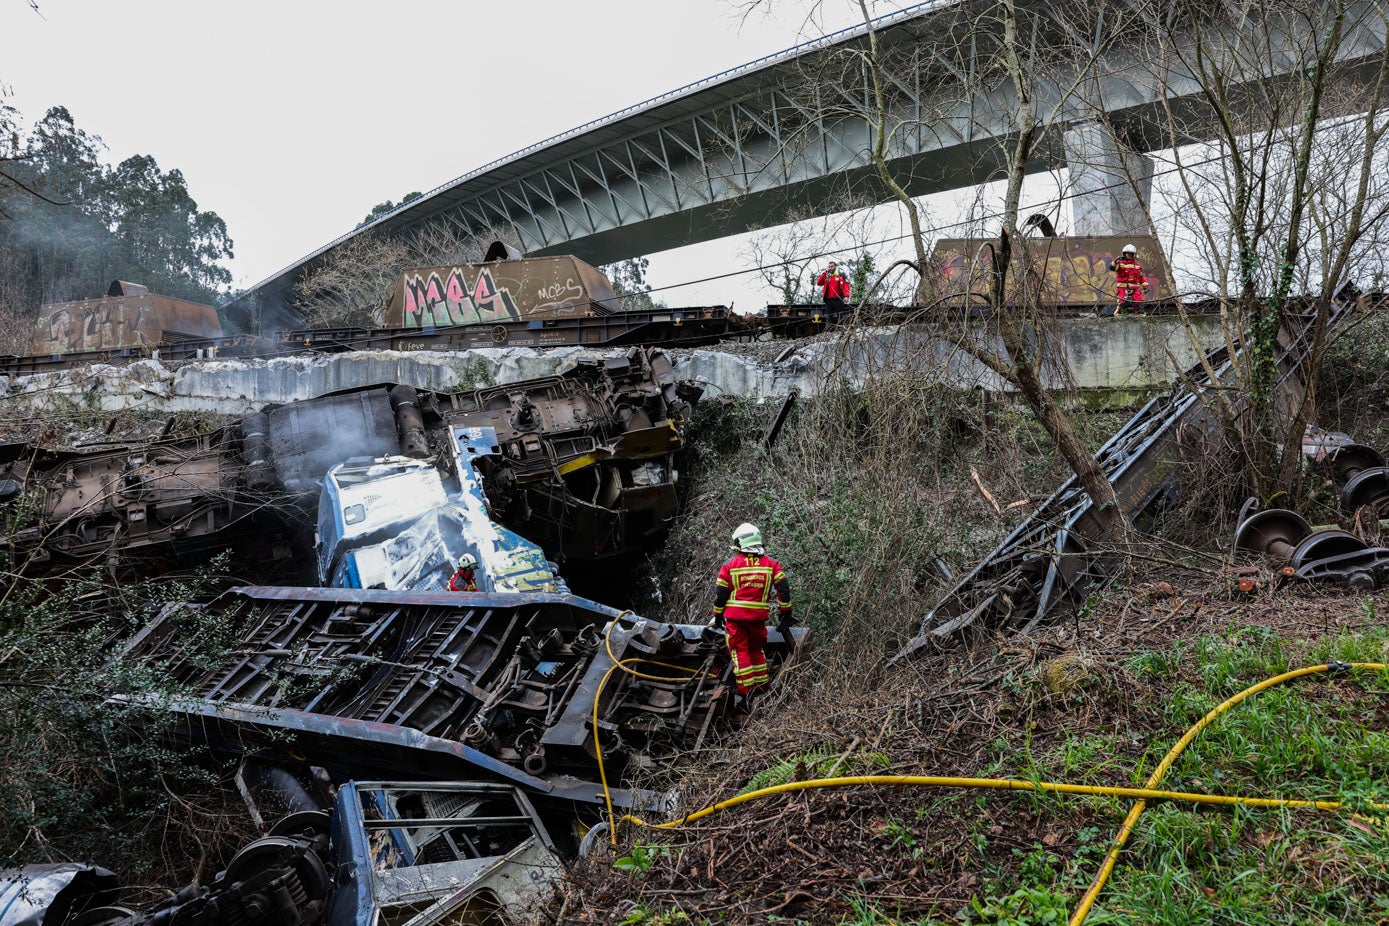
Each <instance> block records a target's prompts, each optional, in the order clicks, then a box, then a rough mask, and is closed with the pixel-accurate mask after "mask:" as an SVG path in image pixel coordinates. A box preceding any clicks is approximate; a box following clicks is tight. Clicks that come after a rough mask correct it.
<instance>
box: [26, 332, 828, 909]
mask: <svg viewBox="0 0 1389 926" xmlns="http://www.w3.org/2000/svg"><path fill="white" fill-rule="evenodd" d="M697 398H698V395H697V393H695V392H692V391H689V390H688V389H684V388H681V387H680V386H678V385H677V384H676V383H675V382H674V378H673V375H672V371H671V369H670V365H669V362H668V361H667V360H666V358H665V357H664V356H663V355H660V354H658V353H652V352H647V351H642V350H637V351H633V352H632V353H630V354H628V355H627V356H625V357H622V358H616V359H612V360H608V361H604V362H601V363H595V364H586V365H582V366H581V367H580V368H579V369H578V370H575V371H574V372H573V373H571V374H569V375H567V376H561V377H551V378H548V379H544V380H533V381H529V382H526V383H519V384H514V385H510V386H499V387H494V388H490V389H484V390H478V391H476V392H473V393H467V394H458V395H452V394H444V393H429V392H420V391H417V390H415V389H413V388H411V387H408V386H399V385H397V386H390V385H383V386H377V387H370V388H367V389H359V390H351V391H347V392H343V393H337V394H334V395H331V396H326V397H324V398H322V399H318V400H313V401H311V402H301V403H293V404H291V405H286V406H282V407H279V408H271V409H267V410H265V411H263V412H259V413H256V414H253V415H248V416H246V417H245V418H244V419H243V420H242V421H241V422H240V424H239V426H238V427H235V428H224V429H221V430H219V431H217V432H214V433H212V434H208V435H202V436H199V437H197V438H188V439H183V440H169V441H156V442H153V443H151V444H148V445H142V446H125V447H118V448H103V449H100V450H96V451H92V452H87V453H82V452H73V453H68V454H45V453H43V452H42V451H38V450H36V449H35V448H33V447H29V446H26V445H19V446H12V447H10V448H7V450H6V451H5V455H4V456H0V464H3V465H4V466H5V467H6V470H5V478H6V479H7V480H8V482H6V483H3V484H2V486H3V491H4V493H5V494H6V495H7V497H9V498H10V499H11V500H12V501H14V500H19V503H20V504H24V501H23V500H24V499H26V498H27V499H28V500H29V504H32V505H34V506H35V507H36V513H37V518H36V519H35V520H36V521H37V523H33V524H30V525H29V526H27V527H25V528H24V529H23V530H22V531H20V532H19V533H18V534H15V535H12V536H11V537H10V538H9V541H10V543H11V545H12V546H15V547H20V548H23V549H25V550H26V551H27V552H28V553H29V554H30V560H29V566H30V568H33V567H35V566H37V565H43V564H45V563H46V564H47V565H50V566H52V565H55V564H56V563H58V562H60V561H77V560H81V559H84V558H85V559H96V558H102V557H104V558H105V559H106V560H107V561H115V560H118V559H122V558H125V559H129V558H130V557H132V556H137V555H138V556H177V555H181V554H185V553H187V552H189V551H191V550H193V549H211V548H213V547H216V546H218V545H221V544H224V543H227V542H229V541H232V540H248V539H250V538H251V537H252V536H254V535H268V534H269V533H271V532H270V531H267V529H266V528H267V525H268V526H271V527H273V526H275V525H279V527H280V528H282V530H283V531H285V532H289V533H294V531H295V530H296V527H297V526H307V525H308V524H309V523H311V519H310V518H309V511H310V510H311V508H312V507H313V503H314V502H317V507H318V511H319V519H318V522H317V523H318V527H319V537H318V543H317V547H318V553H319V555H318V557H317V558H316V559H317V562H318V567H319V568H318V579H319V581H321V582H324V583H325V584H327V585H329V586H333V587H317V588H269V587H247V588H239V589H234V590H232V591H229V592H227V593H225V594H223V595H222V596H221V597H219V598H217V599H216V600H214V601H212V602H211V603H209V604H206V605H198V604H193V603H187V602H184V603H178V604H173V605H169V606H167V607H166V608H164V609H163V610H162V611H161V612H160V614H159V615H158V617H157V618H156V619H155V620H154V621H153V622H151V623H150V624H149V625H147V626H146V627H145V628H143V629H142V630H141V631H140V632H139V633H138V634H136V635H135V636H134V637H133V638H132V639H131V640H130V641H128V643H127V644H126V645H125V647H124V650H123V652H122V654H121V655H120V657H119V658H121V659H123V660H125V661H128V662H130V663H143V664H147V665H148V666H149V667H150V669H151V670H152V671H155V672H157V673H158V674H160V675H161V676H162V677H168V678H170V679H172V680H173V681H174V682H175V683H176V685H177V686H178V687H180V688H181V689H182V690H183V691H184V695H183V696H181V697H178V698H176V699H173V700H172V701H170V700H169V699H168V698H159V699H157V700H155V701H149V700H147V699H145V698H143V697H141V696H138V695H134V694H131V695H125V696H120V695H117V696H115V697H114V698H113V699H112V700H114V701H116V702H122V703H125V704H126V705H129V706H132V707H135V708H136V709H138V710H140V711H144V710H149V711H150V712H151V714H152V716H162V717H163V718H164V719H165V720H169V718H171V717H172V721H171V722H169V723H167V724H163V726H164V727H165V728H166V734H167V735H168V736H169V737H171V738H172V741H173V743H174V744H176V745H177V744H182V745H184V746H196V747H199V748H208V749H212V750H214V751H220V752H224V753H230V754H232V755H233V756H237V757H240V759H241V765H242V769H243V772H245V773H246V775H245V781H244V782H243V794H244V795H245V796H246V798H247V802H248V805H250V807H251V809H252V815H253V817H255V818H256V819H257V820H261V819H264V818H265V817H264V814H263V813H262V812H261V809H267V810H268V809H274V810H276V811H277V812H285V811H288V812H289V816H287V817H286V818H285V819H284V820H282V821H281V822H280V823H278V824H275V825H274V826H273V827H268V828H264V832H265V834H266V835H265V836H264V837H263V838H261V839H259V840H256V841H255V842H252V843H251V844H250V845H248V846H246V847H245V848H244V849H243V850H242V851H241V852H239V853H238V854H237V855H236V856H235V857H234V858H233V859H232V860H231V862H230V863H229V865H228V867H227V869H226V870H225V871H223V872H221V873H219V874H218V875H217V876H216V877H214V878H213V879H211V880H210V881H209V882H208V883H206V884H201V885H192V886H189V887H188V888H185V889H184V890H182V891H179V892H178V893H177V894H175V895H174V896H173V897H172V898H170V899H169V900H167V901H165V902H163V903H159V904H157V905H156V906H155V907H153V908H151V909H146V910H143V911H135V910H129V909H125V908H122V907H117V906H101V905H102V904H105V903H108V902H109V901H110V899H111V897H110V894H111V884H110V880H111V879H110V878H109V877H107V876H106V875H105V874H94V872H99V870H96V869H93V868H92V867H91V866H57V868H56V869H55V868H54V867H52V866H47V867H42V869H41V870H26V871H21V872H13V873H10V874H8V875H6V874H4V873H0V900H4V899H5V898H6V897H11V895H12V897H11V899H12V900H13V901H14V902H15V903H17V904H19V905H20V907H19V908H20V909H21V912H23V913H24V915H26V916H27V915H29V913H30V912H32V913H33V914H34V916H35V919H34V922H44V923H48V922H53V923H67V924H72V926H77V924H82V926H97V924H102V926H137V924H146V923H164V924H178V923H199V924H205V926H213V924H222V923H225V924H233V923H237V924H239V923H242V922H264V923H286V924H289V923H295V924H302V923H324V924H331V926H346V924H354V926H357V924H360V926H370V924H397V923H398V924H404V923H411V924H418V926H424V924H429V923H445V922H448V923H455V922H456V923H474V922H478V923H480V922H492V920H491V919H488V918H487V917H488V916H489V914H490V913H491V912H494V911H495V910H497V909H500V908H506V909H507V910H509V911H511V912H515V911H517V910H519V909H520V908H521V907H523V906H525V905H527V904H529V903H533V902H535V901H537V900H538V899H541V898H543V897H544V896H546V895H547V894H548V891H549V887H548V885H549V884H550V882H551V880H552V879H553V878H554V876H555V875H556V874H557V873H558V871H559V870H560V863H561V861H562V860H563V859H564V858H566V857H572V856H573V855H575V854H576V853H578V852H579V851H580V850H581V843H580V836H581V835H582V834H583V833H584V832H585V831H586V830H588V831H589V833H590V835H592V833H594V832H597V831H598V830H597V829H594V830H589V827H591V826H594V825H595V824H598V823H600V821H602V820H603V818H604V816H605V814H604V808H605V806H608V807H611V806H616V807H620V808H633V809H640V810H642V811H644V812H648V813H649V812H652V811H658V810H659V809H661V808H662V807H663V806H664V805H665V803H666V800H667V798H666V796H665V795H663V794H660V793H655V792H652V791H647V790H639V789H634V788H632V787H631V786H630V781H631V778H632V776H633V775H636V774H642V773H647V772H649V771H651V770H654V769H656V768H658V767H660V766H661V765H663V764H665V763H666V762H667V761H668V760H670V759H672V758H673V757H675V756H677V755H679V754H680V753H683V752H686V751H688V750H691V749H697V748H699V747H700V746H701V745H703V744H705V743H706V742H708V741H709V739H710V737H712V736H715V735H717V734H718V731H719V730H720V729H721V728H722V727H723V726H724V722H725V721H726V720H727V719H728V716H729V715H730V714H731V712H732V707H733V703H732V700H733V699H732V696H731V695H732V691H733V685H732V680H731V675H730V668H729V665H728V652H727V647H726V644H725V642H724V640H723V637H722V635H721V634H719V633H717V632H715V631H714V630H712V629H711V628H708V627H705V626H692V625H672V624H664V623H659V622H656V621H650V620H645V619H642V618H639V617H636V616H633V615H631V614H630V613H629V612H618V611H616V610H615V609H612V608H608V607H605V606H603V605H600V604H597V603H595V602H592V601H589V600H587V599H584V598H580V597H577V596H574V595H570V594H567V593H566V592H565V591H564V583H563V581H562V580H560V579H559V578H558V576H556V575H554V574H553V570H552V567H550V565H549V564H548V563H547V562H546V556H547V555H555V554H559V555H567V556H573V557H584V558H588V557H595V556H603V555H606V554H609V553H617V552H621V551H623V550H628V549H636V548H640V547H644V546H646V545H648V544H649V543H651V542H652V540H653V539H654V538H655V536H656V534H658V533H659V532H660V530H661V528H662V527H663V525H664V522H665V521H666V520H667V519H669V517H670V516H671V515H672V514H673V513H674V506H675V495H674V484H675V480H676V478H677V473H676V470H675V467H674V457H673V455H674V453H675V451H676V450H678V449H679V447H680V446H681V443H682V429H683V425H684V422H685V419H686V417H687V414H688V411H689V407H690V403H692V402H693V401H696V400H697ZM398 480H405V481H406V482H408V483H409V486H408V487H407V491H406V492H405V495H403V496H400V497H399V499H398V500H397V501H392V500H391V499H390V498H387V497H386V496H387V495H388V494H389V493H386V492H385V491H384V490H385V489H386V488H387V487H388V485H390V484H393V483H394V482H395V481H398ZM420 486H425V487H427V488H429V489H430V491H426V492H423V493H421V492H418V491H415V490H416V489H418V488H419V487H420ZM416 496H418V497H416ZM406 502H408V504H407V503H406ZM20 514H24V512H22V511H21V512H20ZM378 514H379V515H380V520H379V521H378V520H375V519H376V518H377V515H378ZM449 519H457V521H458V523H457V525H455V526H454V527H450V528H449V529H447V530H443V529H442V528H441V529H440V530H436V531H433V532H432V533H430V534H429V536H428V537H425V536H424V535H423V534H421V535H420V537H419V538H415V539H418V540H420V543H415V544H414V545H415V546H418V547H420V550H421V551H423V553H422V555H421V556H418V557H413V558H412V557H404V558H393V551H394V548H395V547H396V546H399V545H400V544H401V542H402V541H410V543H406V544H405V545H407V546H409V545H411V543H414V541H413V540H411V538H412V537H414V535H413V533H412V531H413V530H414V528H413V527H411V528H408V529H406V530H404V531H402V530H401V526H402V525H443V524H444V522H445V521H448V520H449ZM494 521H495V522H496V523H493V522H494ZM482 522H485V523H482ZM142 525H143V526H142ZM513 528H514V533H512V529H513ZM407 535H409V536H407ZM525 538H530V540H529V541H528V540H527V539H525ZM301 540H302V538H301ZM460 549H466V550H469V551H471V552H474V553H477V554H478V559H479V560H480V561H481V566H480V571H481V574H480V575H479V581H480V583H481V587H482V588H483V589H484V591H483V592H481V593H468V594H457V593H447V592H442V591H439V590H438V589H439V583H438V581H437V580H438V578H439V576H438V574H437V573H438V572H439V569H440V568H444V569H447V568H449V567H448V564H449V563H450V562H451V561H452V560H451V557H456V556H457V555H458V551H459V550H460ZM45 556H46V557H47V559H44V557H45ZM518 557H519V559H518ZM377 559H379V560H380V563H378V564H377V565H378V566H390V567H391V568H376V569H373V568H368V567H369V566H370V564H371V563H372V562H374V561H375V560H377ZM407 560H408V561H409V562H415V560H418V561H419V563H420V564H423V565H422V566H421V567H420V568H414V567H412V568H410V569H396V568H394V565H392V564H395V565H399V564H401V563H405V562H407ZM520 561H525V562H526V563H534V564H535V566H536V568H537V569H540V568H541V567H544V569H549V570H550V571H549V572H547V573H546V575H547V576H548V578H547V579H546V581H545V582H543V583H538V582H536V581H531V579H534V578H535V576H531V577H530V579H527V580H526V581H520V580H519V579H518V577H517V575H516V574H515V571H514V570H513V569H512V565H513V564H515V563H516V562H520ZM346 564H350V566H351V568H347V565H346ZM426 567H427V568H426ZM544 569H542V570H541V571H544ZM378 581H381V582H383V584H381V585H377V584H376V583H377V582H378ZM503 589H511V591H503ZM521 589H524V591H521ZM546 589H549V591H546ZM807 645H808V632H807V631H805V630H796V631H793V632H792V635H791V636H790V637H788V638H782V637H781V635H779V634H776V633H773V634H772V636H771V639H770V641H769V646H768V656H769V660H770V661H771V662H772V664H773V665H778V664H781V663H783V662H785V661H786V660H788V659H790V658H792V657H793V656H794V655H795V654H796V650H797V649H799V648H803V647H805V646H807ZM633 667H636V669H635V670H634V668H633ZM642 668H647V669H650V671H647V672H642V671H640V670H641V669H642ZM364 779H365V780H364ZM372 779H380V780H379V781H374V780H372ZM402 781H404V783H402ZM0 922H3V920H0Z"/></svg>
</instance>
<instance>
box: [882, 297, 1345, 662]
mask: <svg viewBox="0 0 1389 926" xmlns="http://www.w3.org/2000/svg"><path fill="white" fill-rule="evenodd" d="M1355 307H1356V305H1355V303H1354V302H1353V301H1351V300H1350V299H1346V298H1336V299H1334V300H1333V302H1332V308H1331V313H1330V316H1329V318H1328V319H1327V327H1328V329H1330V328H1331V327H1334V326H1335V325H1336V324H1338V323H1339V322H1340V321H1341V320H1342V319H1343V318H1345V317H1346V316H1347V315H1348V314H1350V313H1351V312H1352V311H1354V309H1355ZM1313 328H1314V318H1311V317H1307V316H1302V315H1296V314H1287V315H1285V321H1284V325H1283V327H1282V329H1281V330H1280V332H1279V346H1280V353H1279V356H1278V359H1277V363H1278V374H1277V381H1276V386H1275V388H1276V390H1277V393H1278V395H1279V401H1280V406H1281V407H1285V408H1286V407H1288V405H1290V404H1292V403H1295V402H1296V401H1297V400H1298V399H1300V397H1301V393H1302V383H1301V380H1300V378H1299V376H1300V372H1301V367H1302V363H1303V361H1304V360H1305V357H1306V353H1307V351H1308V350H1309V348H1310V346H1311V343H1312V338H1313ZM1238 359H1239V358H1238V357H1236V358H1235V360H1234V361H1232V359H1231V358H1230V356H1229V353H1228V351H1227V349H1226V348H1224V347H1221V348H1219V349H1217V350H1214V351H1211V353H1210V354H1209V355H1208V356H1207V358H1206V361H1205V363H1204V364H1197V365H1195V366H1193V367H1192V368H1191V369H1190V370H1188V371H1187V373H1186V375H1185V377H1184V382H1185V383H1188V384H1189V385H1186V386H1182V387H1180V388H1178V389H1176V390H1174V392H1173V393H1172V394H1171V395H1169V396H1166V397H1163V398H1158V399H1153V400H1151V401H1149V402H1148V403H1147V404H1145V405H1144V406H1143V407H1142V408H1141V409H1139V410H1138V412H1136V413H1135V414H1134V416H1133V417H1132V418H1130V419H1129V420H1128V422H1127V423H1125V424H1124V426H1123V427H1122V428H1120V429H1119V431H1118V432H1117V433H1116V434H1115V435H1114V436H1113V437H1111V438H1110V439H1109V440H1108V441H1106V442H1105V444H1104V446H1102V447H1101V448H1100V449H1099V451H1098V452H1097V453H1096V454H1095V459H1096V460H1097V461H1098V462H1099V463H1100V466H1101V469H1102V470H1103V471H1104V474H1105V476H1106V477H1107V478H1108V479H1109V481H1110V483H1111V484H1112V485H1113V486H1114V493H1115V496H1116V497H1117V499H1118V502H1119V506H1120V508H1121V509H1123V512H1124V514H1125V516H1126V517H1127V518H1128V519H1129V520H1130V521H1131V522H1133V523H1134V524H1135V525H1137V526H1139V527H1140V528H1141V527H1144V526H1145V523H1144V522H1145V521H1150V520H1152V519H1154V518H1156V517H1157V516H1158V515H1159V514H1160V512H1161V509H1162V507H1163V505H1164V504H1166V503H1168V502H1169V501H1170V500H1171V499H1172V498H1173V496H1174V493H1175V490H1176V487H1177V480H1178V477H1179V476H1180V474H1181V471H1182V455H1183V454H1182V450H1183V445H1188V446H1189V445H1191V444H1193V443H1194V444H1198V445H1199V444H1202V443H1204V442H1206V441H1209V440H1211V439H1213V438H1214V437H1215V436H1216V432H1217V431H1218V429H1219V428H1220V427H1222V422H1221V418H1220V416H1219V415H1218V414H1217V413H1216V412H1215V411H1214V409H1213V407H1212V406H1213V403H1214V402H1216V401H1218V400H1217V399H1216V394H1217V391H1218V390H1220V389H1221V382H1222V381H1223V380H1224V378H1225V377H1226V376H1227V375H1228V374H1229V372H1230V371H1231V367H1232V363H1233V362H1237V361H1238ZM1207 366H1209V368H1210V369H1211V370H1212V371H1213V372H1214V374H1215V376H1214V379H1212V377H1210V376H1209V375H1207V373H1206V372H1205V371H1206V368H1207ZM1112 539H1113V538H1110V537H1107V536H1106V535H1105V531H1104V528H1103V527H1102V526H1101V522H1100V519H1099V518H1098V516H1097V513H1096V508H1095V505H1094V503H1093V502H1092V501H1091V499H1090V496H1089V495H1088V494H1087V493H1086V492H1085V491H1084V489H1082V488H1081V486H1080V483H1079V480H1077V479H1076V477H1074V476H1072V477H1070V478H1069V479H1067V480H1066V482H1065V483H1063V484H1062V486H1061V488H1060V489H1058V490H1057V491H1056V492H1055V493H1054V494H1053V495H1051V496H1050V497H1049V498H1047V499H1046V501H1044V502H1042V503H1041V505H1039V506H1038V508H1037V510H1036V511H1035V512H1033V514H1032V515H1031V516H1030V517H1029V518H1028V519H1027V520H1025V521H1023V523H1022V524H1020V525H1018V527H1017V528H1015V529H1014V530H1013V532H1012V533H1010V534H1009V535H1008V536H1007V537H1006V538H1005V539H1004V540H1003V542H1002V543H1000V544H999V545H998V546H997V547H996V548H995V549H994V550H993V552H991V553H990V554H989V555H988V556H986V557H985V558H984V559H983V560H982V561H981V562H980V563H979V565H977V566H976V567H975V568H974V569H973V570H972V571H971V572H970V573H969V574H968V575H967V576H965V577H964V578H963V579H962V580H961V581H960V582H959V583H957V584H956V585H955V587H954V588H953V589H951V590H950V591H949V592H948V593H947V594H946V595H945V596H944V597H943V598H942V599H941V600H940V601H939V602H938V603H937V604H936V606H935V607H934V608H932V609H931V611H930V612H929V613H927V614H926V616H925V617H924V618H923V619H922V621H921V623H920V625H919V628H918V631H917V633H916V635H915V636H914V637H913V638H912V639H911V641H910V642H908V644H907V645H906V646H905V647H904V648H903V649H902V650H901V651H900V652H899V653H898V654H897V655H896V656H895V657H893V658H894V661H896V660H900V659H904V658H907V657H909V656H911V655H912V654H914V653H917V652H920V651H921V650H923V649H927V648H929V647H931V646H933V645H935V644H938V643H941V642H943V641H945V640H946V639H948V638H950V637H951V636H953V635H954V634H956V633H959V632H960V631H963V630H965V629H966V628H969V627H973V626H980V627H987V628H990V629H995V630H1009V631H1014V632H1021V633H1026V632H1027V631H1029V630H1031V629H1032V628H1033V627H1035V626H1036V625H1037V624H1038V623H1039V622H1040V621H1042V620H1043V619H1045V618H1046V617H1047V616H1048V615H1050V614H1052V613H1053V612H1054V611H1055V610H1056V609H1057V608H1058V607H1059V606H1061V605H1062V604H1064V603H1071V604H1076V603H1078V601H1079V600H1080V599H1081V598H1083V596H1084V595H1085V594H1086V593H1088V592H1089V591H1090V590H1092V589H1094V588H1096V587H1098V586H1099V585H1101V584H1103V583H1104V582H1106V581H1107V580H1108V578H1109V576H1110V574H1111V570H1112V569H1113V567H1114V565H1115V562H1116V558H1115V557H1114V556H1112V555H1110V552H1109V543H1110V542H1111V541H1112Z"/></svg>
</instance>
